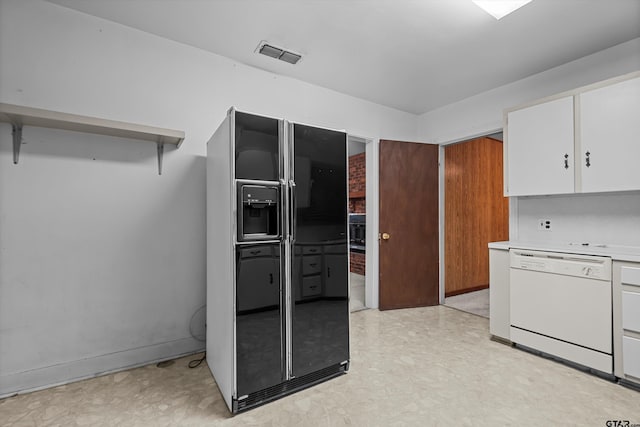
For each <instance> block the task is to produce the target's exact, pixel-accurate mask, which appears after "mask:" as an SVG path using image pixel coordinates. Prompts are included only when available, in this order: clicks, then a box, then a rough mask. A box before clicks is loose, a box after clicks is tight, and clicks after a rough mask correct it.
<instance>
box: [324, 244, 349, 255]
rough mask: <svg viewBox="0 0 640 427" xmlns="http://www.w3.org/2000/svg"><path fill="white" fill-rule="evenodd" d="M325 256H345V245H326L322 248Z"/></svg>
mask: <svg viewBox="0 0 640 427" xmlns="http://www.w3.org/2000/svg"><path fill="white" fill-rule="evenodd" d="M324 253H325V254H345V253H347V245H346V244H344V245H327V246H325V247H324Z"/></svg>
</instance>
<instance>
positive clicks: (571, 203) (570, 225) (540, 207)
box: [518, 192, 640, 246]
mask: <svg viewBox="0 0 640 427" xmlns="http://www.w3.org/2000/svg"><path fill="white" fill-rule="evenodd" d="M518 212H519V214H518V239H519V240H523V241H527V242H557V243H568V242H571V243H586V242H588V243H591V244H594V243H596V244H598V243H606V244H615V245H624V246H640V192H627V193H609V194H591V195H570V196H546V197H519V198H518ZM538 219H548V220H550V221H551V230H550V231H540V230H538V225H537V224H538Z"/></svg>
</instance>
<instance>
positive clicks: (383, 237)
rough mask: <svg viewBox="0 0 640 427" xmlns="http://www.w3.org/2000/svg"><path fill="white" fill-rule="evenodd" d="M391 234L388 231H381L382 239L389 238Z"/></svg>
mask: <svg viewBox="0 0 640 427" xmlns="http://www.w3.org/2000/svg"><path fill="white" fill-rule="evenodd" d="M390 238H391V235H390V234H389V233H382V240H389V239H390Z"/></svg>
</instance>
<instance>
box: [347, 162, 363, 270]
mask: <svg viewBox="0 0 640 427" xmlns="http://www.w3.org/2000/svg"><path fill="white" fill-rule="evenodd" d="M366 173H367V169H366V164H365V153H360V154H355V155H353V156H349V212H350V213H366V212H367V210H366V199H365V191H366V189H367V182H366ZM349 257H350V262H351V272H352V273H356V274H362V275H363V276H364V269H365V261H364V259H365V258H364V254H361V253H357V252H351V254H350V255H349Z"/></svg>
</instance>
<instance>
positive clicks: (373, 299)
mask: <svg viewBox="0 0 640 427" xmlns="http://www.w3.org/2000/svg"><path fill="white" fill-rule="evenodd" d="M351 141H353V142H361V143H364V150H365V168H366V170H365V181H366V189H365V204H366V210H367V216H366V230H367V235H366V240H367V245H366V250H365V272H364V280H365V283H364V306H365V307H366V308H378V144H379V140H378V139H374V138H369V137H365V136H358V135H353V134H347V143H349V142H351Z"/></svg>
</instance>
